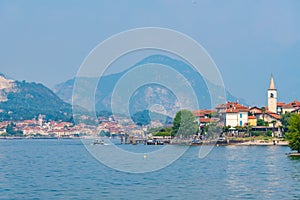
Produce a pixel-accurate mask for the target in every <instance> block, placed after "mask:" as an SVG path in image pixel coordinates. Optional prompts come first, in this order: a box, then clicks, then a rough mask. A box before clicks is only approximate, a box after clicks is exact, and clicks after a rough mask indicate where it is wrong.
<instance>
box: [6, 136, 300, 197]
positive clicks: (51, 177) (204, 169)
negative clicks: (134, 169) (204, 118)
mask: <svg viewBox="0 0 300 200" xmlns="http://www.w3.org/2000/svg"><path fill="white" fill-rule="evenodd" d="M126 148H129V147H126ZM130 148H133V146H130ZM137 148H144V145H141V146H137ZM145 148H146V146H145ZM0 152H1V153H0V155H1V157H0V199H6V198H10V199H21V198H25V199H34V198H42V199H58V198H67V199H74V198H75V199H147V198H148V199H272V200H273V199H300V191H299V187H300V160H293V159H291V158H289V157H288V156H287V155H285V153H287V152H289V148H288V147H279V146H278V147H277V146H276V147H273V146H272V147H260V146H257V147H255V146H253V147H229V146H228V147H215V148H214V149H213V151H212V152H211V153H210V154H209V155H208V156H207V157H205V158H204V159H199V158H198V153H199V147H191V148H189V149H188V151H187V152H186V153H185V154H184V155H183V156H182V157H181V158H180V159H179V160H177V161H175V162H174V163H173V164H172V165H170V166H168V167H166V168H164V169H162V170H160V171H156V172H152V173H145V174H129V173H122V172H118V171H116V170H113V169H110V168H108V167H106V166H104V165H103V164H101V163H99V162H98V161H97V160H96V159H94V158H93V157H92V156H91V155H90V154H89V153H88V152H87V150H86V149H85V148H84V146H83V145H82V144H81V142H80V141H79V140H18V141H17V140H12V141H5V142H3V141H0ZM141 167H143V166H141Z"/></svg>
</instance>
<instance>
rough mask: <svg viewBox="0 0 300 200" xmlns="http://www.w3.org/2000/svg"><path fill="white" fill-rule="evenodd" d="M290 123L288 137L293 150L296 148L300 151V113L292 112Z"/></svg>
mask: <svg viewBox="0 0 300 200" xmlns="http://www.w3.org/2000/svg"><path fill="white" fill-rule="evenodd" d="M288 124H289V126H288V134H287V135H286V138H287V139H288V140H289V146H290V148H291V149H292V150H296V151H298V153H300V115H298V114H292V115H291V117H290V119H289V121H288Z"/></svg>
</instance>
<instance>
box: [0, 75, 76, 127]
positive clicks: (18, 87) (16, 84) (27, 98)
mask: <svg viewBox="0 0 300 200" xmlns="http://www.w3.org/2000/svg"><path fill="white" fill-rule="evenodd" d="M40 114H41V115H44V116H45V119H53V120H54V119H56V120H65V121H66V120H70V118H71V114H72V107H71V105H70V104H68V103H66V102H64V101H63V100H61V99H60V98H59V97H58V96H57V95H56V94H55V93H54V92H53V91H52V90H50V89H49V88H47V87H46V86H44V85H42V84H40V83H28V82H25V81H15V80H11V79H7V78H6V77H5V76H4V75H3V74H1V75H0V120H25V119H33V118H36V117H37V116H38V115H40Z"/></svg>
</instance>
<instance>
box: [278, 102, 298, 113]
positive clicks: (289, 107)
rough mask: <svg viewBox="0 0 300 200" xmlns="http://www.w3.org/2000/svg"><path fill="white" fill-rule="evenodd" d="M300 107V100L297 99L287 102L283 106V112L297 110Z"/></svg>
mask: <svg viewBox="0 0 300 200" xmlns="http://www.w3.org/2000/svg"><path fill="white" fill-rule="evenodd" d="M299 107H300V102H299V101H298V100H295V101H293V102H290V103H288V104H285V105H284V106H283V108H282V113H283V114H285V113H289V112H293V111H295V110H297V109H298V108H299Z"/></svg>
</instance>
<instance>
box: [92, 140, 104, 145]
mask: <svg viewBox="0 0 300 200" xmlns="http://www.w3.org/2000/svg"><path fill="white" fill-rule="evenodd" d="M98 144H100V145H104V141H103V140H95V141H94V142H93V145H98Z"/></svg>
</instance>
